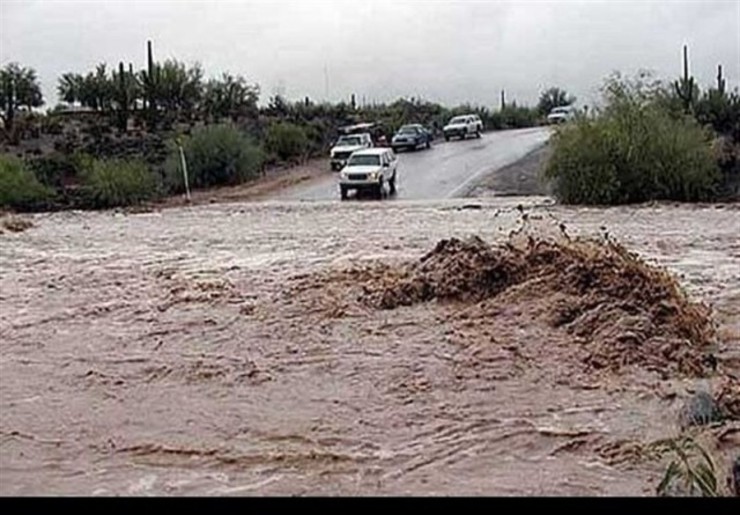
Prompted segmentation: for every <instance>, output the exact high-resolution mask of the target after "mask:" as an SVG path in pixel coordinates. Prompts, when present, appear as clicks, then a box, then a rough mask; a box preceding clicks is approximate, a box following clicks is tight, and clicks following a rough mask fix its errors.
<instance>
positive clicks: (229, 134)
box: [165, 125, 264, 192]
mask: <svg viewBox="0 0 740 515" xmlns="http://www.w3.org/2000/svg"><path fill="white" fill-rule="evenodd" d="M183 151H184V153H185V156H186V160H187V169H188V182H189V184H190V187H191V188H193V189H196V188H206V187H209V186H216V185H227V184H239V183H242V182H245V181H248V180H251V179H254V178H256V177H257V176H258V174H259V171H260V169H261V167H262V163H263V162H264V154H263V152H262V150H261V149H260V148H259V147H258V146H257V145H256V144H255V143H254V142H253V141H252V140H251V139H250V138H249V137H247V136H246V135H245V134H244V133H242V132H240V131H239V130H237V129H236V128H235V127H233V126H231V125H211V126H208V127H203V128H200V129H197V130H196V131H194V132H193V135H192V136H191V137H189V138H187V139H184V140H183ZM165 176H166V185H167V187H168V189H169V190H170V191H173V192H183V191H185V183H184V180H183V174H182V169H181V165H180V153H179V150H178V148H177V146H176V145H175V144H174V143H173V144H172V145H171V146H170V154H169V157H168V158H167V161H166V163H165Z"/></svg>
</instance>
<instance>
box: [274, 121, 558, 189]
mask: <svg viewBox="0 0 740 515" xmlns="http://www.w3.org/2000/svg"><path fill="white" fill-rule="evenodd" d="M550 135H551V130H550V129H549V128H547V127H543V128H535V129H521V130H511V131H498V132H492V133H487V134H483V137H482V138H480V139H475V138H469V139H466V140H464V141H460V140H456V139H454V140H452V141H450V142H444V141H442V142H437V143H436V144H434V145H432V148H431V149H430V150H417V151H412V152H400V153H399V156H398V157H399V164H398V192H397V194H396V195H395V196H394V198H397V199H444V198H454V197H462V196H464V195H465V193H467V192H468V191H469V190H470V189H471V188H472V187H473V186H474V185H475V183H476V182H477V181H478V180H479V179H481V178H482V177H483V176H485V175H486V174H489V173H491V172H493V171H495V170H498V169H500V168H503V167H505V166H507V165H509V164H511V163H513V162H515V161H517V160H519V159H521V158H523V157H524V156H526V155H527V154H528V153H529V152H531V151H533V150H535V149H536V148H538V147H540V146H542V145H543V144H544V143H545V142H546V141H547V140H548V139H549V138H550ZM278 198H280V199H292V200H328V199H338V198H339V190H338V186H337V180H336V174H334V175H332V176H331V177H326V178H325V179H323V180H321V181H317V182H313V183H311V184H304V185H300V186H296V187H294V188H290V189H287V190H284V191H282V192H281V193H280V194H279V195H278Z"/></svg>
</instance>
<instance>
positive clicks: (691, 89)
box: [673, 45, 696, 113]
mask: <svg viewBox="0 0 740 515" xmlns="http://www.w3.org/2000/svg"><path fill="white" fill-rule="evenodd" d="M673 88H674V89H675V91H676V95H677V96H678V98H680V99H681V102H682V103H683V108H684V111H686V112H687V113H688V112H690V111H691V105H692V104H693V102H694V98H695V96H696V82H695V81H694V78H693V77H690V76H689V47H688V46H686V45H684V47H683V77H682V78H681V79H679V80H677V81H675V82H674V83H673Z"/></svg>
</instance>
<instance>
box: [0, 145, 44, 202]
mask: <svg viewBox="0 0 740 515" xmlns="http://www.w3.org/2000/svg"><path fill="white" fill-rule="evenodd" d="M53 196H54V193H53V191H52V190H51V189H49V188H48V187H46V186H44V185H43V184H41V182H39V180H38V179H37V178H36V177H35V176H34V174H33V172H32V171H31V170H29V169H28V167H26V165H25V164H24V163H23V161H22V160H20V159H19V158H17V157H15V156H11V155H0V207H2V208H6V209H7V208H10V209H16V210H19V211H26V210H35V209H41V208H43V207H45V205H46V203H47V202H49V201H50V200H51V199H52V198H53Z"/></svg>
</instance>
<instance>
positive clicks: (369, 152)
mask: <svg viewBox="0 0 740 515" xmlns="http://www.w3.org/2000/svg"><path fill="white" fill-rule="evenodd" d="M386 152H390V150H389V149H388V148H385V147H382V148H366V149H364V150H358V151H356V152H354V153H353V154H352V155H353V156H380V155H383V154H385V153H386Z"/></svg>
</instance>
